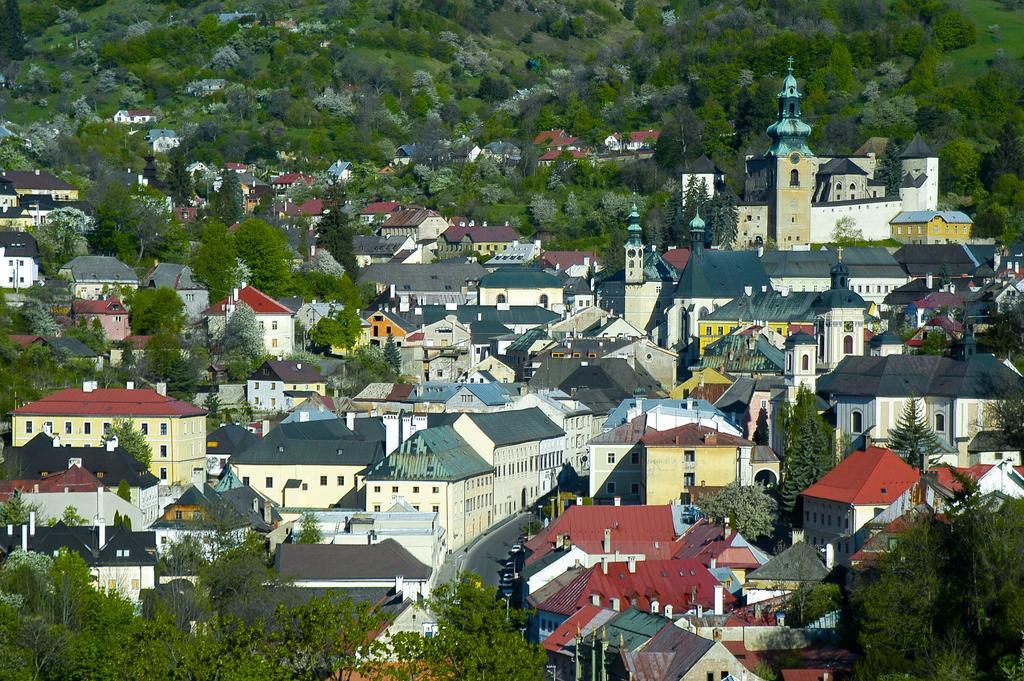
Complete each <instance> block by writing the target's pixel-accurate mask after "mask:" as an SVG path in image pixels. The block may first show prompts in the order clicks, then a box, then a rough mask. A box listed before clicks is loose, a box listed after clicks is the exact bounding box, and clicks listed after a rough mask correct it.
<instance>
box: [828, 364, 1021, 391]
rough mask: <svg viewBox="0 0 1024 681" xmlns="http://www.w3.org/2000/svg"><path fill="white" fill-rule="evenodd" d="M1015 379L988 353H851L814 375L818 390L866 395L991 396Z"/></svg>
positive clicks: (1008, 388)
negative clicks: (827, 370)
mask: <svg viewBox="0 0 1024 681" xmlns="http://www.w3.org/2000/svg"><path fill="white" fill-rule="evenodd" d="M1021 384H1022V379H1021V377H1020V376H1018V375H1017V374H1016V373H1015V372H1013V371H1012V370H1011V369H1009V368H1008V367H1006V366H1005V365H1004V364H1002V363H1001V362H1000V361H999V360H998V359H996V358H995V357H994V356H993V355H988V354H977V355H973V356H971V357H970V358H969V359H967V360H966V361H960V360H955V359H950V358H949V357H936V356H931V355H889V356H888V357H853V356H851V357H846V358H844V359H843V360H842V361H841V362H839V365H838V366H836V368H835V370H834V371H832V372H831V373H828V374H825V375H824V376H822V377H821V378H819V379H818V390H819V391H820V392H823V393H831V394H833V395H866V396H871V397H904V398H905V397H931V396H942V397H959V398H972V397H974V398H983V399H992V398H996V397H999V396H1001V395H1005V394H1008V392H1010V391H1012V390H1013V389H1015V388H1016V387H1018V386H1020V385H1021Z"/></svg>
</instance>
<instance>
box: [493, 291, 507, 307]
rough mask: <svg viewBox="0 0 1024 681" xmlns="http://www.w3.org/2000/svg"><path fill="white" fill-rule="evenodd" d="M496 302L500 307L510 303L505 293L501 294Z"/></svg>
mask: <svg viewBox="0 0 1024 681" xmlns="http://www.w3.org/2000/svg"><path fill="white" fill-rule="evenodd" d="M496 300H497V301H498V305H502V304H504V303H507V302H508V298H506V297H505V294H504V293H499V294H498V297H497V298H496Z"/></svg>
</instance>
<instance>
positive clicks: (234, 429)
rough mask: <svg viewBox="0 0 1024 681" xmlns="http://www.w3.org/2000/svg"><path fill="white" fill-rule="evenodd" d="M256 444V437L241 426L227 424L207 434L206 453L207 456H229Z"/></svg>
mask: <svg viewBox="0 0 1024 681" xmlns="http://www.w3.org/2000/svg"><path fill="white" fill-rule="evenodd" d="M257 442H259V440H258V439H257V438H256V436H255V435H253V434H252V433H250V432H249V431H248V430H246V429H245V428H243V427H242V426H239V425H237V424H234V423H228V424H226V425H223V426H221V427H220V428H217V429H216V430H213V431H211V432H209V433H207V435H206V451H207V453H208V454H217V455H223V454H227V455H230V454H234V453H235V451H237V450H239V449H243V448H245V447H250V446H252V445H253V444H255V443H257Z"/></svg>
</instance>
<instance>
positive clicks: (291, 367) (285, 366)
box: [249, 359, 326, 383]
mask: <svg viewBox="0 0 1024 681" xmlns="http://www.w3.org/2000/svg"><path fill="white" fill-rule="evenodd" d="M249 380H250V381H275V380H276V381H283V382H285V383H323V382H324V381H325V380H326V379H324V377H323V376H322V375H321V374H320V370H319V369H318V368H317V367H316V366H315V365H313V364H310V363H309V362H297V361H295V360H291V359H268V360H267V361H265V362H264V363H263V364H261V365H260V366H259V367H257V368H256V370H255V371H253V372H252V373H251V374H249Z"/></svg>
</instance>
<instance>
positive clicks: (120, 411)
mask: <svg viewBox="0 0 1024 681" xmlns="http://www.w3.org/2000/svg"><path fill="white" fill-rule="evenodd" d="M11 416H12V418H13V422H12V426H11V427H12V429H13V431H14V432H13V444H14V446H15V447H20V446H22V445H24V444H25V443H27V442H28V441H29V440H31V439H32V438H34V437H35V436H36V435H38V434H39V433H46V434H48V435H51V436H54V437H58V438H60V442H61V444H63V445H71V446H73V447H100V446H102V445H103V437H104V434H105V433H107V432H109V430H110V427H111V426H112V425H113V423H114V422H115V421H117V420H120V419H127V420H129V421H131V422H132V424H133V425H134V426H135V428H136V429H138V430H140V431H142V433H143V435H145V436H146V441H147V442H148V443H149V446H150V449H151V450H152V452H153V460H152V463H151V464H150V471H152V473H153V475H155V476H157V477H158V478H160V482H161V483H163V484H177V483H188V482H191V481H193V480H197V479H199V480H202V479H205V476H206V473H205V471H206V410H205V409H200V408H199V407H196V406H195V405H192V404H189V403H187V402H182V401H181V400H176V399H174V398H171V397H167V396H166V395H161V394H160V393H158V392H157V391H156V390H153V389H152V388H134V387H133V386H132V384H131V383H129V384H128V387H126V388H97V387H96V382H95V381H91V382H87V383H85V385H84V386H83V387H82V388H66V389H64V390H60V391H58V392H55V393H52V394H50V395H47V396H46V397H44V398H42V399H39V400H36V401H35V402H29V403H28V404H26V405H24V406H21V407H18V408H17V409H15V410H14V411H12V412H11Z"/></svg>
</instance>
